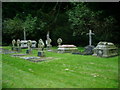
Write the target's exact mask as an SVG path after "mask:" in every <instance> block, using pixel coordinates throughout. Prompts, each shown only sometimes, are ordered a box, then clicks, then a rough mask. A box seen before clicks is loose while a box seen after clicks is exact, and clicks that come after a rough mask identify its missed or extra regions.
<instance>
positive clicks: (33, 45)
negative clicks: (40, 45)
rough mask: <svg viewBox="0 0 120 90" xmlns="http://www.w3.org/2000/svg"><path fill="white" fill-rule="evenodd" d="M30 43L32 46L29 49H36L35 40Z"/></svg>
mask: <svg viewBox="0 0 120 90" xmlns="http://www.w3.org/2000/svg"><path fill="white" fill-rule="evenodd" d="M31 42H32V46H31V47H32V48H36V44H37V42H36V41H35V40H32V41H31Z"/></svg>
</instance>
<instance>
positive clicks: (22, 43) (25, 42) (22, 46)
mask: <svg viewBox="0 0 120 90" xmlns="http://www.w3.org/2000/svg"><path fill="white" fill-rule="evenodd" d="M27 42H28V41H27V40H21V46H20V47H21V48H28V46H27Z"/></svg>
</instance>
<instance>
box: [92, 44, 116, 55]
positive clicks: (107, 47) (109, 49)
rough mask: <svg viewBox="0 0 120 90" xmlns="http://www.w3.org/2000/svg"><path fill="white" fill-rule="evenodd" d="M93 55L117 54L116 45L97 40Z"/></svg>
mask: <svg viewBox="0 0 120 90" xmlns="http://www.w3.org/2000/svg"><path fill="white" fill-rule="evenodd" d="M93 55H94V56H99V57H112V56H116V55H118V50H117V47H116V46H115V45H114V44H113V43H110V42H99V43H98V44H97V46H96V47H95V48H94V54H93Z"/></svg>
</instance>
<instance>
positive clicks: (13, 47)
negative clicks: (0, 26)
mask: <svg viewBox="0 0 120 90" xmlns="http://www.w3.org/2000/svg"><path fill="white" fill-rule="evenodd" d="M15 44H16V41H15V39H13V40H12V50H13V51H15Z"/></svg>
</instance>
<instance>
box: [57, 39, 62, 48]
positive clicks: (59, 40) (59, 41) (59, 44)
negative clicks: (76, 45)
mask: <svg viewBox="0 0 120 90" xmlns="http://www.w3.org/2000/svg"><path fill="white" fill-rule="evenodd" d="M57 43H58V47H59V46H61V43H62V39H61V38H58V40H57Z"/></svg>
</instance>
